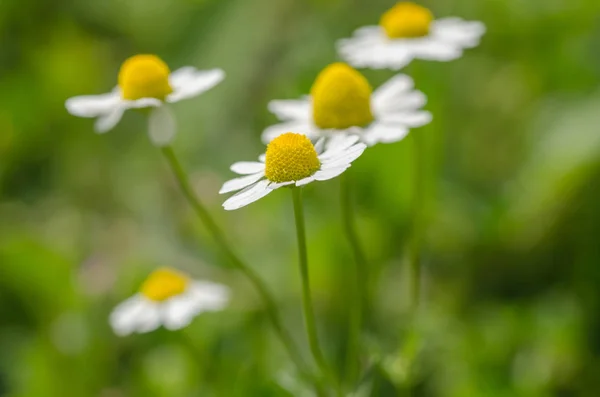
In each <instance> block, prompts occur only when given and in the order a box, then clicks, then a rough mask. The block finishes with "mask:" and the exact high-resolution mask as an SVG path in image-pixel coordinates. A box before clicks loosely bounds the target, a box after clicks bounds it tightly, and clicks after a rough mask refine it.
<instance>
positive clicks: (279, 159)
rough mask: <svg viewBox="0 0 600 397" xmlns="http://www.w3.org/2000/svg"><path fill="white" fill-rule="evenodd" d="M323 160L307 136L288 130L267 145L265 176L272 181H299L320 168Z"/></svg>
mask: <svg viewBox="0 0 600 397" xmlns="http://www.w3.org/2000/svg"><path fill="white" fill-rule="evenodd" d="M320 166H321V162H320V161H319V158H318V157H317V151H316V150H315V147H314V145H313V144H312V142H311V141H310V139H308V138H307V137H306V136H304V135H302V134H294V133H293V132H286V133H285V134H282V135H280V136H278V137H277V138H275V139H273V140H272V141H271V143H269V145H268V146H267V153H266V160H265V176H266V177H267V179H269V180H270V181H271V182H278V183H279V182H291V181H299V180H300V179H304V178H306V177H309V176H311V175H312V174H314V173H315V172H317V171H318V170H319V167H320Z"/></svg>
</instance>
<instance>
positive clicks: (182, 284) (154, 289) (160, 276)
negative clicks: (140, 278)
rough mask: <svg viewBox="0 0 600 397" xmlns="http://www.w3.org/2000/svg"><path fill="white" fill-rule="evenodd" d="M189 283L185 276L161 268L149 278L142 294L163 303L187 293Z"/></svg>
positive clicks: (142, 289)
mask: <svg viewBox="0 0 600 397" xmlns="http://www.w3.org/2000/svg"><path fill="white" fill-rule="evenodd" d="M188 282H189V279H188V278H187V276H186V275H185V274H183V273H180V272H178V271H176V270H173V269H169V268H161V269H158V270H155V271H154V272H152V273H151V274H150V275H149V276H148V278H147V279H146V281H144V283H143V284H142V287H141V288H140V292H141V293H142V295H144V296H145V297H146V298H148V299H150V300H153V301H157V302H162V301H164V300H167V299H169V298H171V297H173V296H176V295H181V294H182V293H183V292H185V290H186V288H187V286H188Z"/></svg>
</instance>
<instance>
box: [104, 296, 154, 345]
mask: <svg viewBox="0 0 600 397" xmlns="http://www.w3.org/2000/svg"><path fill="white" fill-rule="evenodd" d="M109 321H110V324H111V326H112V328H113V330H114V331H115V333H116V334H117V335H119V336H125V335H129V334H131V333H134V332H140V333H143V332H150V331H154V330H155V329H157V328H158V327H159V326H160V324H161V313H160V304H159V303H157V302H152V301H150V300H149V299H147V298H145V297H144V296H143V295H141V294H136V295H134V296H133V297H131V298H129V299H128V300H126V301H125V302H123V303H121V304H120V305H119V306H117V307H116V308H115V309H114V310H113V312H112V313H111V315H110V318H109Z"/></svg>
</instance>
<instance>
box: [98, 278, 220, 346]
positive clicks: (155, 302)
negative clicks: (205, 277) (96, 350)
mask: <svg viewBox="0 0 600 397" xmlns="http://www.w3.org/2000/svg"><path fill="white" fill-rule="evenodd" d="M228 301H229V290H228V289H227V287H225V286H223V285H220V284H215V283H211V282H208V281H196V280H191V279H190V278H189V277H188V276H186V275H185V274H183V273H180V272H178V271H176V270H174V269H169V268H162V269H158V270H156V271H154V272H153V273H152V274H150V276H148V278H147V279H146V281H144V283H143V284H142V287H141V288H140V291H139V292H138V293H137V294H135V295H134V296H132V297H131V298H129V299H127V300H126V301H125V302H123V303H121V304H120V305H118V306H117V307H116V308H115V309H114V310H113V312H112V313H111V315H110V325H111V326H112V328H113V330H114V331H115V333H116V334H117V335H119V336H125V335H129V334H132V333H135V332H137V333H145V332H151V331H154V330H156V329H157V328H158V327H160V326H161V325H163V326H164V327H165V328H167V329H169V330H177V329H180V328H184V327H185V326H187V325H188V324H190V323H191V322H192V319H193V318H194V317H196V316H197V315H199V314H200V313H203V312H207V311H218V310H222V309H223V308H224V307H225V305H226V304H227V302H228Z"/></svg>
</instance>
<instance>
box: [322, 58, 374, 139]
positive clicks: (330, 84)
mask: <svg viewBox="0 0 600 397" xmlns="http://www.w3.org/2000/svg"><path fill="white" fill-rule="evenodd" d="M310 93H311V96H312V100H313V119H314V122H315V124H316V125H317V127H319V128H333V129H346V128H350V127H362V126H365V125H367V124H369V123H370V122H371V121H373V114H372V113H371V93H372V89H371V86H370V85H369V82H368V81H367V79H365V77H364V76H363V75H362V74H360V73H358V72H357V71H356V70H355V69H353V68H351V67H350V66H348V65H346V64H345V63H341V62H338V63H333V64H331V65H329V66H327V67H326V68H325V69H323V71H321V73H319V75H318V76H317V79H316V80H315V82H314V84H313V86H312V88H311V90H310Z"/></svg>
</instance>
